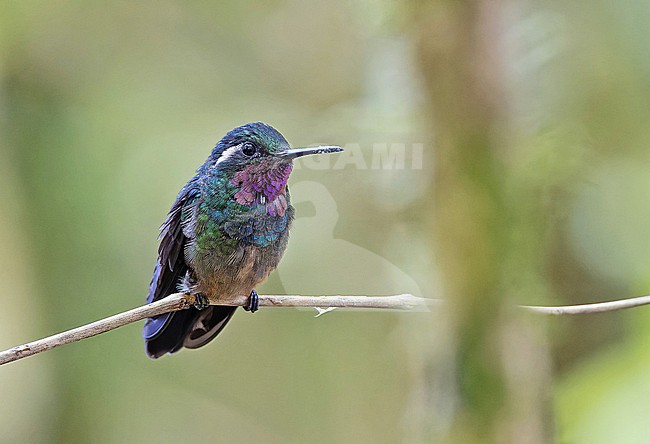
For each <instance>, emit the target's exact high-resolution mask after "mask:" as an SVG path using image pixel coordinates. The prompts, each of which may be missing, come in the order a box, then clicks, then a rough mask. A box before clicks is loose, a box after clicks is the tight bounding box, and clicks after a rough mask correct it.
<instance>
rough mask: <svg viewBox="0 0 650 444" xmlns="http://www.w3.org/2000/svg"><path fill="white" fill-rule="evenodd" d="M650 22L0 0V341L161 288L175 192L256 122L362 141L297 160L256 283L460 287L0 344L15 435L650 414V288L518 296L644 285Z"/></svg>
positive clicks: (598, 432)
mask: <svg viewBox="0 0 650 444" xmlns="http://www.w3.org/2000/svg"><path fill="white" fill-rule="evenodd" d="M649 22H650V3H648V2H647V1H643V0H625V1H618V2H615V1H612V0H609V1H606V0H591V1H577V2H558V1H523V2H514V1H513V2H494V1H489V0H482V1H474V2H472V1H414V2H394V1H385V0H384V1H358V2H349V1H344V0H333V1H331V2H310V1H306V2H299V1H268V2H251V1H244V2H235V1H228V2H179V1H165V0H163V1H158V2H128V1H117V2H111V3H110V4H106V3H102V2H80V1H78V2H72V1H70V2H46V1H36V0H34V1H24V2H23V1H3V2H1V3H0V125H1V126H0V135H1V137H0V197H1V204H2V205H1V206H0V245H2V248H0V281H1V282H2V290H0V293H1V300H2V311H1V312H0V348H2V349H4V348H8V347H11V346H13V345H17V344H18V343H22V342H25V341H27V340H31V339H35V338H37V337H41V336H45V335H48V334H51V333H54V332H58V331H62V330H65V329H68V328H71V327H74V326H77V325H80V324H82V323H85V322H89V321H92V320H95V319H98V318H101V317H104V316H107V315H109V314H113V313H116V312H119V311H122V310H125V309H128V308H131V307H134V306H137V305H139V304H141V303H142V302H143V301H144V298H145V296H146V292H147V288H148V284H149V279H150V275H151V271H152V269H153V265H154V261H155V253H156V248H157V242H156V236H157V228H158V226H159V224H160V223H161V222H162V221H163V220H164V218H165V215H166V212H167V210H168V209H169V206H170V205H171V203H172V201H173V199H174V197H175V195H176V193H177V191H178V190H179V189H180V188H181V187H182V185H183V184H184V183H185V181H187V180H188V179H189V178H190V177H191V175H192V174H193V171H194V169H195V168H196V167H197V166H199V165H200V164H201V163H202V162H203V161H204V160H205V158H206V157H207V155H208V154H209V152H210V150H211V148H212V146H214V144H215V143H216V142H217V141H218V139H219V138H220V137H221V136H222V135H223V134H225V132H227V131H228V130H230V129H232V128H233V127H235V126H238V125H240V124H243V123H246V122H250V121H257V120H261V121H264V122H267V123H269V124H272V125H274V126H275V127H277V128H278V129H279V130H280V131H282V132H283V134H284V135H285V136H286V137H287V139H288V140H289V141H290V142H291V143H292V144H293V145H296V146H300V145H310V144H317V143H329V144H340V145H343V146H346V147H348V151H347V154H346V156H347V157H339V160H338V163H337V160H335V159H334V157H332V161H331V162H332V163H331V164H329V166H328V165H322V164H321V165H318V164H314V163H311V164H309V163H303V164H301V165H300V168H298V169H296V171H295V172H294V173H293V174H292V178H291V181H290V184H291V187H292V197H293V199H294V201H295V203H296V207H297V211H298V219H297V220H296V224H295V229H294V231H293V234H292V239H291V242H290V244H289V250H288V252H287V255H286V258H285V260H284V261H283V263H282V264H281V266H280V268H279V269H278V271H277V272H276V273H274V274H273V275H272V276H271V278H270V279H269V280H268V282H267V283H265V284H264V285H263V287H262V288H258V290H259V291H260V292H264V293H284V292H286V293H291V294H394V293H402V292H413V293H416V294H419V295H422V296H426V297H436V298H444V299H445V300H446V301H448V303H447V304H446V305H445V307H444V309H436V310H435V311H434V312H433V313H384V312H376V311H370V312H352V311H341V312H338V311H335V312H333V313H328V314H326V315H324V316H322V317H319V318H317V319H314V317H313V315H314V314H315V312H314V311H299V310H293V309H263V310H260V312H259V313H257V314H255V315H254V316H250V315H245V314H243V312H242V313H239V314H238V315H237V316H236V318H235V319H234V320H233V322H232V323H231V325H229V327H228V328H227V329H226V330H225V331H224V333H223V334H222V335H221V336H220V337H219V339H218V340H217V341H215V342H214V343H211V344H210V345H209V346H207V347H205V348H203V349H201V350H200V351H183V352H181V353H179V354H178V355H176V356H173V357H165V358H163V359H160V360H158V361H151V360H148V359H147V358H146V357H145V355H144V352H143V345H142V341H141V338H140V329H141V323H138V324H133V325H129V326H126V327H123V328H121V329H119V330H116V331H113V332H110V333H107V334H105V335H102V336H100V337H96V338H93V339H90V340H86V341H82V342H79V343H75V344H72V345H68V346H65V347H63V348H60V349H57V350H56V351H51V352H48V353H46V354H42V355H38V356H36V357H32V358H29V359H26V360H23V361H19V362H16V363H13V364H10V365H7V366H5V367H2V368H1V369H0V399H1V400H2V402H1V403H0V442H3V443H4V442H7V443H15V442H61V443H64V442H65V443H68V442H93V443H117V442H120V443H122V442H189V441H195V440H202V441H206V442H272V443H274V442H277V443H288V442H291V443H293V442H295V443H299V442H300V443H302V442H314V443H331V442H345V443H347V442H349V443H359V442H369V443H395V442H405V443H421V442H450V443H466V442H477V443H483V442H485V443H492V442H493V443H503V442H511V443H545V442H563V443H564V442H566V443H612V442H616V443H641V442H648V441H649V440H650V438H649V436H650V427H649V426H648V425H647V424H646V422H647V417H648V416H649V415H650V347H648V346H647V344H648V342H649V341H650V312H649V311H648V310H647V309H643V308H640V309H636V310H633V311H628V312H625V313H609V314H600V315H592V316H583V317H575V318H553V319H550V318H541V317H539V316H533V315H525V314H522V313H520V312H518V311H517V310H515V309H513V308H512V307H513V306H514V305H516V304H571V303H585V302H594V301H600V300H607V299H614V298H622V297H627V296H633V295H639V294H644V293H648V292H649V288H650V235H649V231H650V230H649V225H650V154H648V153H649V151H648V149H647V147H648V146H650V31H649V30H648V26H647V24H648V23H649ZM382 144H385V145H387V146H391V144H397V145H392V146H393V147H397V148H396V149H398V150H399V147H400V146H403V147H404V148H405V150H406V162H405V164H404V167H402V168H399V167H394V168H386V169H384V168H377V164H374V166H373V156H376V155H377V153H378V152H379V151H381V149H382V148H381V147H382V146H383V145H382ZM400 144H401V145H400ZM418 146H422V147H423V154H422V167H421V168H419V167H417V165H416V167H415V168H414V167H413V164H412V163H411V160H412V159H411V158H412V156H411V154H412V152H413V150H417V149H418V148H417V147H418ZM341 159H342V160H341ZM384 160H385V159H384ZM381 165H383V164H381ZM389 166H390V165H389ZM397 166H399V165H397Z"/></svg>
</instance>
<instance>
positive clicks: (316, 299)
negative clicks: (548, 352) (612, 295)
mask: <svg viewBox="0 0 650 444" xmlns="http://www.w3.org/2000/svg"><path fill="white" fill-rule="evenodd" d="M247 302H248V297H246V296H241V297H236V298H233V299H230V300H227V301H220V302H219V303H220V304H222V305H230V306H243V305H246V304H247ZM259 302H260V306H265V307H327V308H335V307H336V308H377V309H392V310H406V311H422V310H426V309H427V307H428V306H430V305H433V304H435V303H439V302H440V300H437V299H428V298H418V297H415V296H413V295H410V294H400V295H396V296H289V295H260V297H259ZM193 303H194V296H192V295H188V294H183V293H176V294H172V295H169V296H167V297H166V298H164V299H161V300H160V301H157V302H154V303H152V304H148V305H144V306H142V307H138V308H134V309H133V310H129V311H125V312H124V313H120V314H116V315H114V316H111V317H108V318H104V319H101V320H99V321H96V322H93V323H91V324H86V325H83V326H81V327H77V328H74V329H72V330H68V331H64V332H63V333H59V334H56V335H53V336H48V337H47V338H43V339H39V340H37V341H33V342H29V343H27V344H23V345H19V346H17V347H13V348H10V349H8V350H4V351H1V352H0V365H2V364H6V363H8V362H13V361H17V360H19V359H22V358H26V357H28V356H32V355H35V354H37V353H41V352H44V351H47V350H50V349H53V348H54V347H58V346H59V345H63V344H69V343H70V342H76V341H80V340H82V339H86V338H90V337H92V336H96V335H98V334H100V333H104V332H107V331H110V330H114V329H116V328H118V327H122V326H123V325H127V324H131V323H133V322H137V321H141V320H142V319H145V318H149V317H152V316H156V315H160V314H163V313H167V312H170V311H178V310H184V309H187V308H189V307H190V306H192V304H193ZM642 305H650V295H648V296H639V297H636V298H629V299H621V300H617V301H610V302H599V303H595V304H584V305H566V306H559V307H542V306H526V305H523V306H520V307H521V308H523V309H525V310H528V311H531V312H533V313H539V314H544V315H576V314H590V313H603V312H609V311H616V310H623V309H625V308H634V307H640V306H642Z"/></svg>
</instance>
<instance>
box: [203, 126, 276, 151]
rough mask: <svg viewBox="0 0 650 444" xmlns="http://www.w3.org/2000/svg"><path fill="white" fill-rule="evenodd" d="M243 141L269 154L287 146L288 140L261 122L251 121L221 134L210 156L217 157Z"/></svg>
mask: <svg viewBox="0 0 650 444" xmlns="http://www.w3.org/2000/svg"><path fill="white" fill-rule="evenodd" d="M243 142H253V143H255V144H256V145H258V146H260V147H262V148H263V149H264V150H265V151H266V152H268V153H271V154H272V153H276V152H279V151H283V150H285V149H287V148H289V142H287V139H285V138H284V136H283V135H282V134H280V132H279V131H278V130H276V129H275V128H273V127H272V126H270V125H267V124H265V123H262V122H253V123H247V124H246V125H242V126H239V127H237V128H235V129H234V130H232V131H230V132H229V133H228V134H226V135H225V136H223V138H222V139H221V140H220V141H219V143H217V146H215V147H214V149H213V150H212V154H211V155H210V157H212V158H214V159H218V158H219V156H221V154H222V153H223V152H224V151H225V150H227V149H228V148H229V147H231V146H234V145H239V144H240V143H243Z"/></svg>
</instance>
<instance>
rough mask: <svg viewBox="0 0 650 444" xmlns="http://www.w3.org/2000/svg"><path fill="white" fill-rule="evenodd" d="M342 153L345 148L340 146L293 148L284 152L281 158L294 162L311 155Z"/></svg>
mask: <svg viewBox="0 0 650 444" xmlns="http://www.w3.org/2000/svg"><path fill="white" fill-rule="evenodd" d="M340 151H343V148H341V147H340V146H310V147H307V148H292V149H290V150H285V151H282V152H281V153H280V157H283V158H285V159H288V160H293V159H295V158H297V157H302V156H307V155H309V154H327V153H338V152H340Z"/></svg>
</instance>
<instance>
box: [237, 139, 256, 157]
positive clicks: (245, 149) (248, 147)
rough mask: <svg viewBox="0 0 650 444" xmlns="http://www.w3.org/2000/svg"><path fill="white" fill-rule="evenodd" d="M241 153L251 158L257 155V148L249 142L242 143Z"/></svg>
mask: <svg viewBox="0 0 650 444" xmlns="http://www.w3.org/2000/svg"><path fill="white" fill-rule="evenodd" d="M241 152H242V153H244V154H246V155H247V156H249V157H251V156H254V155H255V153H257V148H255V145H254V144H252V143H251V142H244V145H242V147H241Z"/></svg>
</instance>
